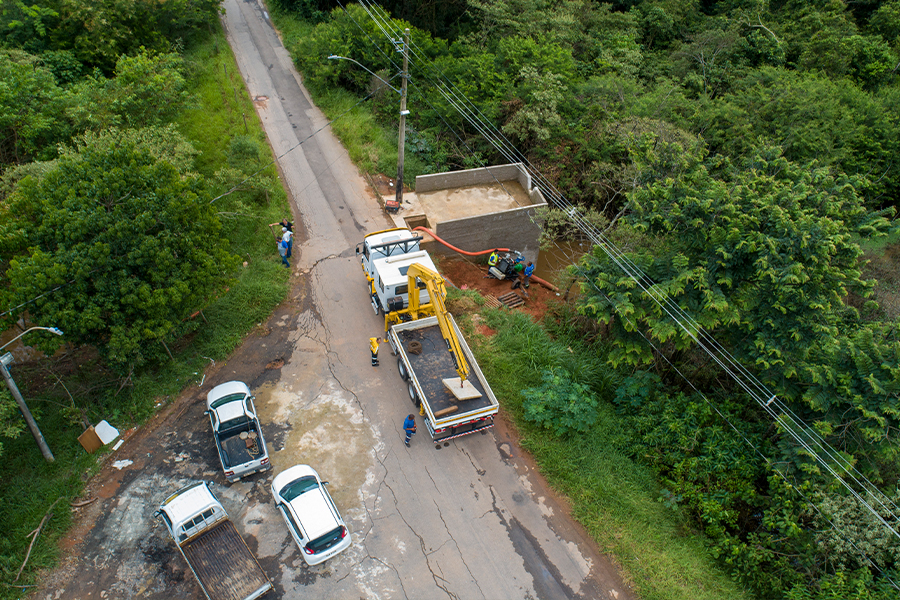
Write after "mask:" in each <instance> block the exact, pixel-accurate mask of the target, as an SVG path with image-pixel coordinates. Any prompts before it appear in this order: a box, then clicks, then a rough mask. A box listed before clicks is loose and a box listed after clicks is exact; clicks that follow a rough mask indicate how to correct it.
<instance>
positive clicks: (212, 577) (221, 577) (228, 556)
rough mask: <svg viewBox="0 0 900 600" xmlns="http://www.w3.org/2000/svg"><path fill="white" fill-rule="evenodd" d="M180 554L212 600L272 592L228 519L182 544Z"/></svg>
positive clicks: (254, 559) (256, 563) (247, 596)
mask: <svg viewBox="0 0 900 600" xmlns="http://www.w3.org/2000/svg"><path fill="white" fill-rule="evenodd" d="M181 551H182V553H183V554H184V557H185V560H187V563H188V564H189V565H190V566H191V569H193V571H194V575H196V576H197V579H198V580H199V581H200V582H201V584H202V586H203V587H204V588H205V590H206V594H207V596H208V597H209V598H211V599H213V600H226V599H227V600H231V599H235V600H237V599H240V600H244V599H247V600H250V599H252V598H259V597H260V596H262V595H263V594H265V593H266V592H267V591H268V590H270V589H272V584H271V583H269V580H268V579H267V578H266V575H265V573H263V570H262V568H261V567H260V566H259V563H258V562H257V560H256V558H254V556H253V554H252V553H251V552H250V549H249V548H248V547H247V544H246V542H244V538H242V537H241V536H240V534H238V532H237V530H236V529H235V528H234V524H233V523H232V522H231V521H230V520H228V519H225V520H223V521H222V522H220V523H219V524H218V525H216V526H214V527H213V528H212V529H208V530H206V531H205V532H203V533H201V534H200V535H198V536H197V537H195V538H193V539H190V540H188V541H186V542H184V543H183V544H182V545H181Z"/></svg>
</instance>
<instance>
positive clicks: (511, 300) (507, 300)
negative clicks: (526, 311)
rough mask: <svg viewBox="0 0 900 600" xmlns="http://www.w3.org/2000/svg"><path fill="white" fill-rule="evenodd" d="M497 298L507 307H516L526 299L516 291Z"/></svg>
mask: <svg viewBox="0 0 900 600" xmlns="http://www.w3.org/2000/svg"><path fill="white" fill-rule="evenodd" d="M497 300H498V301H499V302H500V303H501V304H503V305H504V306H506V307H507V308H516V307H517V306H522V305H523V304H525V300H524V299H523V298H522V297H521V296H520V295H518V294H517V293H515V292H509V293H507V294H503V295H502V296H498V297H497Z"/></svg>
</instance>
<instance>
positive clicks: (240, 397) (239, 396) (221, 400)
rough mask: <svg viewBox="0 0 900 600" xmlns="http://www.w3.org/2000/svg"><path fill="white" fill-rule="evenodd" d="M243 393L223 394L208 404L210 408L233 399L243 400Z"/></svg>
mask: <svg viewBox="0 0 900 600" xmlns="http://www.w3.org/2000/svg"><path fill="white" fill-rule="evenodd" d="M243 399H244V394H229V395H228V396H223V397H221V398H219V399H218V400H216V401H215V402H213V403H212V404H210V405H209V407H210V408H219V407H220V406H222V405H223V404H228V403H229V402H234V401H235V400H243Z"/></svg>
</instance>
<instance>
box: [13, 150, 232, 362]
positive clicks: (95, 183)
mask: <svg viewBox="0 0 900 600" xmlns="http://www.w3.org/2000/svg"><path fill="white" fill-rule="evenodd" d="M2 208H3V215H2V219H0V221H5V222H7V223H8V224H11V226H9V225H8V226H7V227H5V228H4V229H3V230H2V232H3V234H4V238H5V239H4V240H3V241H4V247H6V248H17V249H18V251H17V252H15V256H16V258H14V259H13V260H12V261H10V263H9V267H8V269H7V270H6V272H5V278H6V280H7V281H8V286H9V289H10V290H11V292H12V295H13V297H14V299H15V302H14V303H15V304H19V303H24V302H27V303H28V304H27V308H28V311H29V314H30V315H31V316H32V318H35V319H38V320H40V319H43V320H46V321H52V322H53V323H56V324H57V325H58V326H59V327H60V328H62V329H63V330H64V331H65V332H66V338H67V340H69V341H72V342H75V343H76V344H91V345H94V346H96V347H97V348H98V349H99V350H100V352H101V354H102V355H103V356H104V357H105V358H106V360H107V361H108V362H109V363H110V364H111V365H112V366H114V367H116V368H118V369H119V370H120V371H123V372H127V371H128V370H129V369H133V368H134V367H136V366H139V365H141V364H143V363H145V362H147V361H152V360H154V359H157V358H159V357H162V356H165V354H164V347H163V344H165V343H166V342H172V341H174V340H175V339H177V337H178V336H179V334H180V333H181V332H182V331H183V326H182V321H183V320H184V319H185V318H186V317H187V316H188V315H190V314H191V313H192V312H194V311H196V310H198V309H201V308H203V307H204V305H205V304H206V303H207V302H208V300H209V298H210V297H211V296H212V294H214V290H215V288H216V286H217V285H219V284H220V283H221V282H222V281H223V280H225V279H227V278H228V277H230V276H231V273H232V271H233V268H234V267H235V265H236V260H237V259H236V257H234V256H233V255H231V254H230V253H229V252H228V251H227V250H226V248H225V244H224V242H223V240H222V238H221V236H220V235H219V232H220V229H221V226H220V223H219V220H218V217H217V216H216V214H215V212H214V210H213V207H212V205H211V204H210V202H209V194H208V192H207V190H206V189H205V188H204V185H203V182H202V181H201V180H200V179H198V178H197V177H196V176H190V175H182V174H181V173H179V172H178V170H177V169H176V168H175V167H173V166H172V165H171V164H170V163H168V162H167V161H165V160H162V159H158V158H156V157H154V156H153V155H152V153H151V152H149V151H147V150H145V149H143V148H141V147H139V146H138V145H136V144H135V143H132V142H121V143H120V141H118V140H115V139H113V138H112V137H111V136H110V137H106V138H95V139H92V140H89V141H88V143H86V144H85V145H83V146H82V147H80V148H79V149H78V150H77V151H75V152H68V153H65V154H63V155H62V156H61V157H60V158H59V159H58V161H57V164H56V165H55V167H54V168H53V169H52V170H50V171H49V172H48V173H46V174H45V175H44V176H43V177H41V178H39V179H38V178H34V177H26V178H24V179H23V180H21V181H20V182H19V183H18V185H17V186H16V189H15V191H14V192H13V194H12V195H11V196H10V198H9V200H8V202H7V204H5V205H4V206H3V207H2ZM14 316H15V315H13V317H14Z"/></svg>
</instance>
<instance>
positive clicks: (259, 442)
mask: <svg viewBox="0 0 900 600" xmlns="http://www.w3.org/2000/svg"><path fill="white" fill-rule="evenodd" d="M206 415H207V416H209V422H210V424H211V425H212V430H213V437H215V439H216V449H217V450H218V451H219V461H220V462H221V463H222V469H223V470H224V471H225V478H226V479H227V480H228V482H229V483H234V482H235V481H237V480H238V479H240V478H241V477H246V476H247V475H251V474H253V473H256V472H257V471H265V470H266V469H270V468H272V465H271V464H270V463H269V451H268V450H267V449H266V440H265V438H263V433H262V428H261V427H260V426H259V418H258V417H257V416H256V407H255V406H254V405H253V395H252V394H251V393H250V388H248V387H247V385H246V384H245V383H241V382H240V381H229V382H228V383H223V384H221V385H217V386H216V387H214V388H213V389H212V390H211V391H210V392H209V394H207V396H206Z"/></svg>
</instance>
